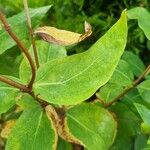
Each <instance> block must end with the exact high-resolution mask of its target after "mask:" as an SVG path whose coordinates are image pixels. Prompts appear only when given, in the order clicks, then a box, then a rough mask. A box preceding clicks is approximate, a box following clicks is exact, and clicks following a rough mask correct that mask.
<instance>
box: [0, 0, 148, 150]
mask: <svg viewBox="0 0 150 150" xmlns="http://www.w3.org/2000/svg"><path fill="white" fill-rule="evenodd" d="M50 4H53V6H52V8H51V10H50V11H49V12H48V13H47V14H46V15H45V17H44V18H43V19H42V22H41V23H40V25H41V26H42V25H50V26H55V27H58V28H61V29H66V30H70V31H74V32H79V33H82V32H83V30H84V29H83V23H84V21H85V20H87V21H88V22H89V23H90V24H91V25H92V27H93V35H92V36H91V37H89V38H88V39H87V40H85V41H83V42H81V43H80V44H78V45H75V46H70V47H67V54H68V55H71V54H76V53H81V52H83V51H85V50H87V49H88V48H89V47H90V46H91V45H92V44H93V43H95V41H97V40H98V38H99V37H101V36H102V35H103V34H104V33H105V32H106V31H107V30H108V29H109V28H110V27H111V26H112V25H113V24H114V23H115V22H116V21H117V20H118V18H119V16H120V14H121V12H122V11H123V10H124V9H125V8H127V9H131V8H134V7H137V6H140V7H144V8H146V9H147V10H148V11H150V2H149V0H134V1H132V0H122V1H120V0H36V1H35V0H29V7H31V8H37V7H41V6H46V5H50ZM0 9H1V10H2V11H4V12H5V14H6V15H7V16H8V17H11V16H13V15H14V14H17V13H19V12H21V11H22V10H23V3H22V0H15V2H14V1H12V0H0ZM37 17H38V16H37ZM35 26H36V24H35ZM23 42H24V43H25V44H26V46H27V47H29V46H30V40H29V39H28V38H26V40H23ZM62 51H63V49H62ZM63 55H65V54H64V53H63ZM63 55H62V56H61V55H60V57H63ZM54 57H55V56H54ZM22 59H23V57H22V55H21V53H20V50H19V49H18V48H17V47H16V46H13V47H11V50H7V51H6V52H5V53H3V54H2V55H0V74H5V75H11V76H15V77H18V76H19V74H18V73H19V66H20V63H21V61H22ZM50 59H51V58H50ZM147 64H150V39H148V38H147V37H146V36H145V34H144V32H143V30H141V29H140V28H139V26H138V22H137V20H129V21H128V42H127V45H126V52H125V53H124V54H123V56H122V58H121V60H120V62H119V65H118V67H117V69H116V71H115V72H114V74H113V76H112V78H111V80H110V81H109V82H108V83H107V84H106V85H104V86H103V87H102V88H101V89H100V90H99V91H98V96H99V97H100V98H101V99H105V100H106V101H107V102H109V101H110V100H111V99H112V98H114V97H115V96H116V95H118V93H119V91H121V90H122V88H124V87H125V86H128V85H129V84H131V83H132V81H133V80H134V79H136V77H138V76H139V75H140V74H141V73H142V72H143V71H144V69H145V66H146V65H147ZM122 68H123V69H122ZM117 70H119V71H121V72H122V74H123V76H121V75H120V74H119V73H118V71H117ZM116 79H117V80H119V81H120V82H116ZM118 83H119V84H118ZM120 83H121V84H120ZM143 87H144V88H147V89H148V90H147V92H145V91H144V92H143ZM149 87H150V83H149V80H146V81H144V82H143V83H141V84H140V85H139V86H138V88H137V89H134V90H132V91H131V92H129V93H128V94H127V95H126V96H125V97H124V98H123V100H122V102H120V103H119V104H118V105H117V106H116V105H115V106H112V107H111V108H110V111H113V112H114V113H115V114H116V118H117V122H118V133H117V137H116V140H115V143H114V145H113V146H112V147H111V150H120V149H123V148H124V150H132V149H134V150H148V149H149V146H148V144H147V143H148V141H149V140H148V138H149V134H150V127H149V125H150V122H149V120H150V117H149V116H145V115H143V111H144V112H145V114H147V113H150V110H149V109H150V104H149V101H150V98H149V97H150V94H149V93H150V90H149ZM12 94H14V93H12ZM135 102H136V104H135ZM139 103H140V104H139ZM145 106H146V107H145ZM14 110H15V109H14V108H12V109H11V110H9V112H8V113H7V114H5V115H1V118H2V119H0V121H1V120H2V121H7V120H9V118H18V116H19V115H20V114H19V113H16V112H15V113H14ZM38 113H40V110H39V112H37V114H38ZM69 113H72V112H68V114H69ZM24 115H28V112H25V113H24ZM72 115H76V114H72ZM44 117H45V116H43V120H45V122H46V121H47V120H46V119H45V118H44ZM35 119H36V117H35ZM81 119H82V118H81ZM45 122H44V123H45ZM20 124H21V123H20ZM70 124H71V123H70ZM147 124H148V125H147ZM70 126H71V125H70ZM90 126H91V125H90ZM0 130H1V129H0ZM49 130H51V128H50V129H49ZM124 131H126V132H124ZM51 132H52V131H51ZM4 143H5V140H1V138H0V145H4ZM61 145H63V146H64V147H65V146H66V150H70V149H71V146H70V144H69V143H65V142H64V141H62V140H59V146H58V149H59V150H61V147H62V146H61Z"/></svg>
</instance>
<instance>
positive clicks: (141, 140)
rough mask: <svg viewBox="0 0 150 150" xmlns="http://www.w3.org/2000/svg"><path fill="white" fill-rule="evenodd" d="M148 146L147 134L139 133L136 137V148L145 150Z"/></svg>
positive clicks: (136, 149)
mask: <svg viewBox="0 0 150 150" xmlns="http://www.w3.org/2000/svg"><path fill="white" fill-rule="evenodd" d="M146 146H147V136H146V135H137V137H136V139H135V144H134V147H135V150H143V149H144V148H146Z"/></svg>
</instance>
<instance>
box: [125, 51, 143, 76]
mask: <svg viewBox="0 0 150 150" xmlns="http://www.w3.org/2000/svg"><path fill="white" fill-rule="evenodd" d="M122 59H123V60H125V61H126V62H128V64H129V65H130V68H131V70H132V72H133V73H134V75H135V76H136V77H138V76H139V75H140V74H141V73H142V72H143V71H144V70H145V65H144V63H143V62H142V60H141V59H140V58H139V57H138V56H137V55H135V54H133V53H132V52H128V51H125V52H124V53H123V55H122Z"/></svg>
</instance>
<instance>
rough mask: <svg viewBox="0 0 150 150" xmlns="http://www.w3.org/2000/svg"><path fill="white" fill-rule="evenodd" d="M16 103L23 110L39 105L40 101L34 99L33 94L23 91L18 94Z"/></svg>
mask: <svg viewBox="0 0 150 150" xmlns="http://www.w3.org/2000/svg"><path fill="white" fill-rule="evenodd" d="M16 103H17V105H18V106H20V108H21V109H23V110H26V109H31V108H34V107H37V106H38V105H39V103H38V102H37V101H36V100H35V99H33V97H32V96H31V95H29V94H27V93H21V94H20V95H19V96H18V98H17V102H16Z"/></svg>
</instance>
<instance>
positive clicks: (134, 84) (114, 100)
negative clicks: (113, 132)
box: [105, 65, 150, 108]
mask: <svg viewBox="0 0 150 150" xmlns="http://www.w3.org/2000/svg"><path fill="white" fill-rule="evenodd" d="M149 73H150V65H149V66H148V67H147V68H146V69H145V71H144V72H143V73H142V74H141V75H140V76H139V77H138V78H137V79H136V80H135V81H134V82H133V83H132V84H131V85H130V86H128V87H126V88H125V89H124V90H123V91H122V92H121V93H120V94H119V95H118V96H117V97H115V98H114V99H113V100H112V101H111V102H109V103H107V104H105V107H106V108H107V107H110V106H111V105H112V104H114V103H116V102H117V101H119V100H120V99H121V98H122V97H123V96H124V95H125V94H127V93H128V92H129V91H131V90H132V89H133V88H135V87H136V86H137V85H138V84H140V83H141V82H142V81H143V80H144V78H145V77H146V76H147V75H148V74H149Z"/></svg>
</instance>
